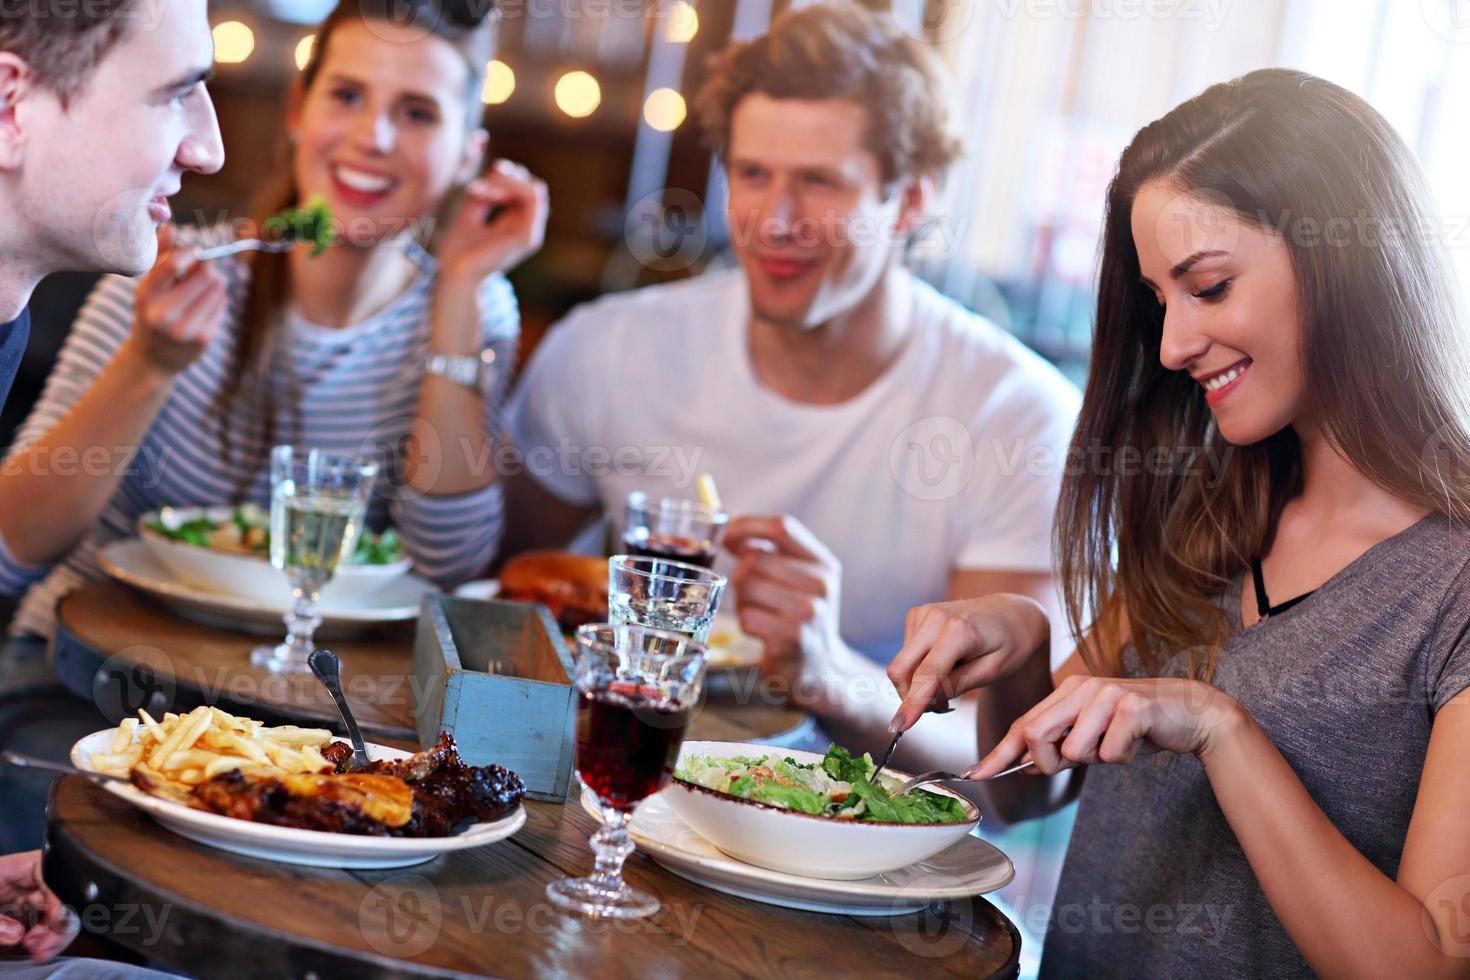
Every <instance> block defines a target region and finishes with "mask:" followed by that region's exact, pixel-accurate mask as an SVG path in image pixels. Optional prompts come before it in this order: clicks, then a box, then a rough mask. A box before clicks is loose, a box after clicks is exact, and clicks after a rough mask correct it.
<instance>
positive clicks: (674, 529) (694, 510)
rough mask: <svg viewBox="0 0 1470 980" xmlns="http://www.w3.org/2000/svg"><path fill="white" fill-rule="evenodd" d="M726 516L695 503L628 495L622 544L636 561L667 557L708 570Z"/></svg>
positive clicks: (712, 561)
mask: <svg viewBox="0 0 1470 980" xmlns="http://www.w3.org/2000/svg"><path fill="white" fill-rule="evenodd" d="M729 519H730V515H728V514H726V513H725V512H724V511H720V510H715V509H713V508H711V507H709V506H708V505H707V504H705V503H703V502H701V501H699V500H689V499H685V498H683V497H662V498H656V497H650V496H649V495H648V494H646V493H644V492H643V491H642V490H634V491H633V492H632V493H630V494H628V500H627V503H626V505H625V507H624V510H623V545H624V547H625V548H626V549H627V550H628V553H629V554H632V555H637V556H639V557H640V558H668V559H672V560H673V561H682V562H687V563H689V564H691V565H700V566H702V567H704V568H709V567H711V566H713V565H714V563H715V554H716V552H717V551H718V549H719V546H720V535H721V534H723V533H724V531H725V524H726V523H727V522H728V521H729Z"/></svg>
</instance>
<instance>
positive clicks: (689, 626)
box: [607, 555, 726, 643]
mask: <svg viewBox="0 0 1470 980" xmlns="http://www.w3.org/2000/svg"><path fill="white" fill-rule="evenodd" d="M607 565H608V591H607V603H608V618H609V619H611V620H612V621H613V622H614V623H630V624H633V625H635V626H647V627H650V628H652V629H660V630H671V631H673V632H675V633H683V634H685V635H687V636H690V637H693V638H694V639H696V640H699V641H700V642H701V643H702V642H704V641H705V640H706V639H708V637H709V628H710V624H711V623H712V622H714V619H715V613H716V612H717V611H718V610H719V608H720V597H721V596H723V595H724V594H725V581H726V580H725V576H723V575H720V574H718V573H716V572H712V571H710V570H709V569H708V568H702V567H700V566H699V565H691V564H689V563H688V562H682V561H672V560H670V559H667V558H640V557H638V556H636V555H614V556H613V557H611V558H609V559H608V561H607Z"/></svg>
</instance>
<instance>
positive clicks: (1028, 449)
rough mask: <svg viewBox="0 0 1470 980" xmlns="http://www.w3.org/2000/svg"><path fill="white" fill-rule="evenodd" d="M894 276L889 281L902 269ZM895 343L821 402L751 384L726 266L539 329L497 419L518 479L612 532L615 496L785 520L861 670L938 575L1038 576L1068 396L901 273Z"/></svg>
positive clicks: (1036, 363)
mask: <svg viewBox="0 0 1470 980" xmlns="http://www.w3.org/2000/svg"><path fill="white" fill-rule="evenodd" d="M904 275H908V273H904ZM913 284H914V290H913V293H914V297H915V302H914V311H915V312H914V323H913V324H912V330H911V332H910V335H909V339H908V341H907V342H906V344H905V346H904V348H903V350H902V352H901V353H900V354H899V356H898V358H897V360H895V361H894V363H893V364H892V365H890V366H889V367H888V368H887V370H885V371H884V373H883V374H882V375H881V376H879V377H878V378H877V379H876V380H875V381H874V382H873V383H872V384H870V385H869V386H868V387H867V388H866V389H865V390H864V391H862V392H861V393H860V394H858V395H857V396H856V397H855V398H852V399H850V400H849V401H846V402H843V403H841V404H838V405H809V404H802V403H798V402H793V401H790V400H788V399H786V398H784V397H782V396H781V395H778V394H776V393H775V392H773V391H771V390H769V389H767V388H765V387H763V386H762V385H761V383H760V382H759V381H758V380H757V378H756V375H755V373H754V370H753V368H752V366H751V361H750V355H749V345H748V343H747V338H748V331H749V323H750V305H749V297H748V293H747V289H746V282H745V278H744V274H743V273H742V272H741V271H740V270H738V269H737V270H731V271H721V272H716V273H709V274H706V275H703V276H700V277H698V278H695V279H690V280H685V281H682V282H678V283H674V284H671V285H665V286H656V287H652V288H647V289H642V290H638V291H636V292H631V293H623V294H619V295H614V296H609V297H605V298H603V299H600V300H598V301H596V302H594V303H590V304H588V305H585V306H582V307H579V308H578V309H576V310H574V311H572V313H571V314H570V315H568V316H567V318H566V319H565V320H563V321H562V322H561V323H559V324H558V325H557V326H555V327H553V328H552V330H551V331H550V333H548V335H547V337H546V339H545V340H544V341H543V342H542V344H541V346H540V348H539V349H538V350H537V352H536V354H535V356H534V357H533V358H532V360H531V364H530V366H529V367H528V368H527V371H526V375H525V378H524V379H523V380H522V382H521V385H520V389H519V390H518V392H517V393H516V394H515V395H514V396H513V398H512V401H511V405H510V408H509V410H508V418H509V424H510V428H511V432H512V435H513V436H514V438H515V440H516V445H517V446H518V447H519V449H520V451H521V453H522V459H521V462H522V463H523V465H524V466H525V468H526V471H527V472H528V473H529V474H530V475H531V476H532V477H533V478H534V479H536V481H537V482H538V483H539V484H540V485H541V486H543V487H544V488H545V489H546V490H547V491H549V492H550V493H552V494H554V495H555V496H557V497H558V498H560V499H562V500H564V501H566V502H567V503H570V504H575V505H578V506H584V507H588V506H592V507H600V508H601V509H602V510H603V512H604V513H606V514H607V515H608V516H609V518H610V519H611V520H612V521H613V523H614V524H615V525H618V524H620V523H621V521H622V517H623V502H624V500H625V499H626V497H627V495H628V493H629V491H632V490H645V491H648V492H650V493H653V494H655V495H661V496H683V497H693V496H695V495H696V489H695V484H694V480H695V477H696V476H697V475H698V474H700V473H709V474H711V475H712V476H713V477H714V479H715V482H716V484H717V485H718V486H719V489H720V496H721V498H722V499H723V502H724V506H725V509H726V510H727V511H729V512H730V513H731V514H732V515H738V514H790V515H792V516H794V517H796V518H797V519H798V520H800V521H801V522H802V523H803V524H805V525H806V526H807V527H808V528H810V529H811V530H812V532H813V533H814V534H816V536H817V537H818V538H820V539H821V540H822V541H823V543H825V544H826V545H827V547H828V548H830V549H831V550H832V551H833V552H834V553H835V554H836V555H837V557H838V558H839V559H840V560H841V561H842V597H841V631H842V636H843V639H844V640H846V641H847V642H848V643H849V644H850V645H852V646H853V647H854V648H855V649H857V650H859V651H861V652H863V653H864V654H865V655H867V656H868V657H870V658H872V659H873V660H875V661H877V662H879V663H887V662H888V661H889V660H891V659H892V658H893V655H894V654H895V653H897V652H898V648H899V646H901V644H902V640H903V624H904V615H905V614H906V613H907V612H908V610H909V609H910V608H912V607H913V606H916V605H921V604H923V603H926V602H937V601H942V600H943V599H945V598H946V595H947V589H948V584H949V579H950V575H951V574H952V573H953V572H954V571H956V570H958V569H982V570H983V569H996V570H1022V571H1047V570H1049V569H1050V568H1051V525H1052V512H1053V510H1054V508H1055V506H1056V498H1057V490H1058V487H1059V485H1060V482H1061V473H1062V469H1063V464H1064V463H1065V460H1066V452H1067V444H1068V441H1069V439H1070V437H1071V433H1072V427H1073V424H1074V422H1075V420H1076V415H1077V409H1078V405H1079V401H1080V398H1079V394H1078V392H1077V389H1076V388H1075V387H1074V386H1073V385H1072V384H1071V383H1070V382H1069V381H1067V380H1066V379H1065V378H1064V377H1063V376H1062V375H1061V374H1060V373H1059V372H1058V371H1057V370H1056V369H1055V368H1053V367H1052V366H1051V365H1050V364H1048V363H1046V362H1045V361H1044V360H1042V358H1040V357H1039V356H1037V355H1036V354H1034V353H1033V352H1031V351H1030V350H1029V349H1027V348H1026V347H1025V345H1023V344H1022V343H1020V342H1019V341H1018V340H1016V339H1015V338H1014V337H1012V336H1010V335H1009V334H1007V333H1005V332H1004V331H1003V330H1001V329H1000V328H998V327H997V326H995V325H994V324H992V323H990V322H989V321H987V320H984V319H982V318H980V317H978V316H976V315H975V314H973V313H971V312H969V311H967V310H965V309H964V308H963V307H961V306H959V305H958V304H956V303H954V302H952V301H951V300H949V299H946V298H945V297H943V296H941V295H940V294H939V293H938V292H936V291H935V290H934V289H932V288H930V287H929V286H927V285H925V284H924V283H922V282H920V281H919V280H917V279H914V280H913Z"/></svg>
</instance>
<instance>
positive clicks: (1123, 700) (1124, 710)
mask: <svg viewBox="0 0 1470 980" xmlns="http://www.w3.org/2000/svg"><path fill="white" fill-rule="evenodd" d="M1147 734H1148V717H1147V705H1146V704H1145V702H1144V698H1143V696H1142V695H1140V694H1137V693H1135V692H1133V691H1126V692H1124V693H1123V694H1122V695H1121V696H1119V698H1118V699H1117V703H1116V704H1114V706H1113V714H1112V719H1111V722H1110V723H1109V725H1108V729H1107V734H1105V735H1104V736H1103V739H1102V744H1101V745H1099V746H1098V748H1097V758H1098V761H1099V762H1108V763H1117V762H1132V761H1133V760H1134V759H1135V758H1137V757H1138V754H1139V751H1140V750H1141V749H1143V748H1144V745H1143V740H1144V736H1145V735H1147Z"/></svg>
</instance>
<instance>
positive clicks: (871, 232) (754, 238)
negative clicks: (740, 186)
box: [730, 206, 970, 259]
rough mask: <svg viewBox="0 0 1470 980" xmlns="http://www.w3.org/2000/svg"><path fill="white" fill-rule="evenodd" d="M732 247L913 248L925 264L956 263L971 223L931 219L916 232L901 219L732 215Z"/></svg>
mask: <svg viewBox="0 0 1470 980" xmlns="http://www.w3.org/2000/svg"><path fill="white" fill-rule="evenodd" d="M731 214H732V220H731V222H730V244H731V245H733V246H735V247H736V248H737V249H741V250H750V249H756V250H763V249H780V248H793V247H794V248H797V249H802V250H807V251H810V250H814V249H819V248H827V249H833V248H843V247H855V248H873V247H884V248H890V249H892V248H900V247H903V248H911V249H913V250H914V251H917V252H920V253H922V254H923V255H924V256H925V257H926V258H930V259H941V258H953V257H954V256H955V255H957V254H958V253H959V246H960V243H961V242H963V241H964V238H965V232H966V230H967V229H968V228H969V223H970V219H969V218H968V217H967V216H965V215H952V214H947V213H938V212H936V213H932V214H928V215H925V216H924V219H923V221H922V223H921V224H920V225H919V226H918V227H917V228H913V227H910V226H908V225H906V224H904V223H903V222H902V221H901V220H900V218H899V216H898V215H896V214H895V215H887V216H877V215H871V214H845V213H842V212H839V211H830V210H829V211H827V212H824V213H822V214H807V215H799V216H797V217H795V218H773V217H769V216H765V215H762V214H759V213H754V212H745V213H740V212H737V211H735V210H734V207H733V206H732V210H731Z"/></svg>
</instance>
